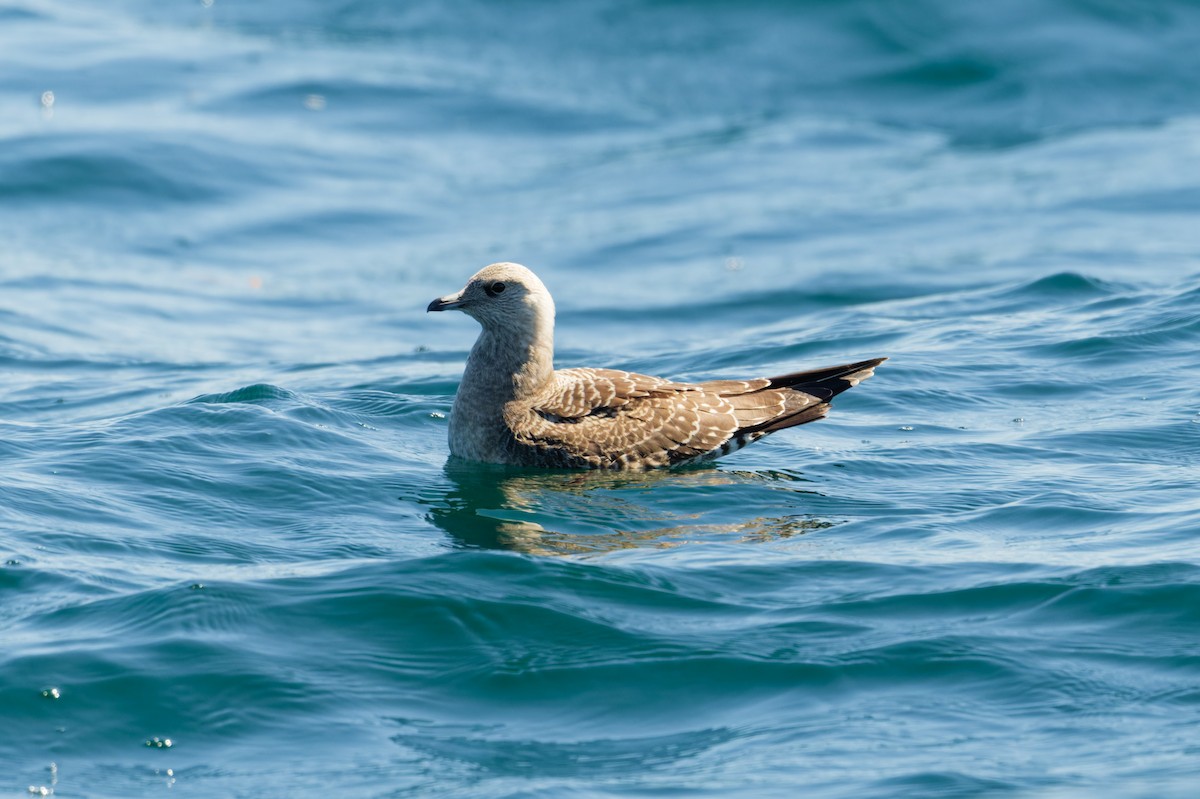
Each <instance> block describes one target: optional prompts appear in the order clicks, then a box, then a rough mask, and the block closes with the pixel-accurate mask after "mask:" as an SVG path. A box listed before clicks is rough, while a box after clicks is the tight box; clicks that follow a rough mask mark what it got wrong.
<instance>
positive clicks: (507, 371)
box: [429, 263, 886, 469]
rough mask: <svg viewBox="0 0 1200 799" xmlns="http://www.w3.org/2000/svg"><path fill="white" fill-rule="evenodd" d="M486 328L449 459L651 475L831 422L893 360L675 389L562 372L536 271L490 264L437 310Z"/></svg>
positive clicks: (549, 308) (457, 408)
mask: <svg viewBox="0 0 1200 799" xmlns="http://www.w3.org/2000/svg"><path fill="white" fill-rule="evenodd" d="M451 308H456V309H461V310H463V311H465V312H467V313H468V314H470V315H471V316H473V317H475V318H476V319H477V320H479V322H480V324H481V325H482V326H483V331H482V332H481V333H480V335H479V339H478V340H477V341H476V342H475V346H474V347H472V349H471V354H470V356H469V357H468V358H467V365H466V370H465V371H464V373H463V379H462V383H461V385H460V386H459V389H458V393H457V394H456V395H455V398H454V408H453V410H452V412H451V415H450V452H451V453H452V454H453V455H456V456H458V457H461V458H466V459H469V460H476V461H484V462H488V463H504V464H513V465H521V466H539V467H550V468H584V469H645V468H652V467H657V466H673V465H679V464H688V463H698V462H702V461H707V460H712V459H714V458H718V457H721V456H722V455H726V454H728V453H730V452H733V451H734V450H737V449H741V448H742V447H743V446H745V445H746V444H748V443H750V442H751V441H755V440H756V439H759V438H762V437H763V436H765V435H768V434H770V433H773V432H775V431H776V430H782V429H784V428H786V427H793V426H795V425H799V424H804V423H806V422H811V421H814V420H816V419H820V418H822V417H824V416H825V414H826V413H828V411H829V401H830V400H831V399H832V398H833V397H835V396H836V395H838V394H840V393H841V392H843V391H845V390H846V389H848V388H850V387H852V386H855V385H858V383H859V381H861V380H865V379H866V378H868V377H870V376H871V374H872V373H873V370H874V368H875V367H876V366H878V365H879V364H880V363H881V362H883V361H884V360H886V359H885V358H874V359H871V360H867V361H860V362H858V363H852V364H846V365H844V366H836V367H831V368H826V369H818V370H814V371H810V372H796V373H793V374H787V375H782V376H779V377H770V378H768V377H762V378H755V379H752V380H715V381H709V382H704V383H677V382H673V381H670V380H666V379H663V378H659V377H650V376H648V375H641V374H636V373H633V372H624V371H620V370H616V369H563V370H558V371H556V370H555V369H554V364H553V359H554V301H553V300H552V299H551V297H550V293H549V292H548V291H547V290H546V288H545V286H544V285H542V282H541V281H540V280H539V279H538V278H537V276H536V275H534V274H533V272H531V271H529V270H528V269H526V268H525V267H523V266H520V265H519V264H509V263H501V264H492V265H491V266H487V267H484V268H483V269H482V270H480V271H479V272H478V273H477V274H476V275H475V276H474V277H472V278H471V280H470V281H469V282H468V283H467V285H466V287H465V288H463V290H462V291H460V292H458V293H457V294H454V295H450V296H448V297H442V298H439V299H437V300H434V301H433V302H432V303H430V305H429V310H431V311H440V310H447V309H451Z"/></svg>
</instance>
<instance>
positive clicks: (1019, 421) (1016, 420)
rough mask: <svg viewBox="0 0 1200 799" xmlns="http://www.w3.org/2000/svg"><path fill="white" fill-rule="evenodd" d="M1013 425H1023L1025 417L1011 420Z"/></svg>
mask: <svg viewBox="0 0 1200 799" xmlns="http://www.w3.org/2000/svg"><path fill="white" fill-rule="evenodd" d="M1013 424H1025V417H1023V416H1018V417H1017V418H1015V419H1013Z"/></svg>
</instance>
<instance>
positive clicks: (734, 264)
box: [725, 256, 746, 272]
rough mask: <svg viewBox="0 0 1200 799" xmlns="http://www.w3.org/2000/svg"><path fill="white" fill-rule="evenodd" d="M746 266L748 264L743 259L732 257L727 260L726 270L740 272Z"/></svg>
mask: <svg viewBox="0 0 1200 799" xmlns="http://www.w3.org/2000/svg"><path fill="white" fill-rule="evenodd" d="M745 266H746V262H745V261H743V260H742V259H741V258H736V257H733V256H730V257H729V258H726V259H725V270H726V271H727V272H740V271H742V269H744V268H745Z"/></svg>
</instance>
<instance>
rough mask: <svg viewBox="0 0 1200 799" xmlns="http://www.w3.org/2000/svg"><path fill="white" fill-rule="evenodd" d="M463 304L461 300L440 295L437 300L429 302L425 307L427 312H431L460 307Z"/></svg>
mask: <svg viewBox="0 0 1200 799" xmlns="http://www.w3.org/2000/svg"><path fill="white" fill-rule="evenodd" d="M461 305H462V303H461V302H454V301H452V300H447V299H446V298H445V297H438V298H437V299H436V300H434V301H433V302H431V303H429V307H427V308H426V309H425V313H429V312H430V311H446V310H449V309H451V308H458V307H459V306H461Z"/></svg>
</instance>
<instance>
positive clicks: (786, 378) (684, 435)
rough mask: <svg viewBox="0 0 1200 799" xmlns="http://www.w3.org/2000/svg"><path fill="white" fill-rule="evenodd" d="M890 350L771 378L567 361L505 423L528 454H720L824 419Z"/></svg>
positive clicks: (622, 459)
mask: <svg viewBox="0 0 1200 799" xmlns="http://www.w3.org/2000/svg"><path fill="white" fill-rule="evenodd" d="M883 360H885V359H882V358H880V359H875V360H871V361H861V362H859V363H853V364H846V365H844V366H837V367H831V368H828V369H819V370H815V371H812V372H797V373H793V374H789V375H783V376H780V377H774V378H765V377H764V378H756V379H753V380H714V381H710V382H707V383H695V384H693V383H675V382H672V381H670V380H664V379H663V378H660V377H651V376H649V375H642V374H637V373H635V372H623V371H620V370H617V369H564V370H562V371H560V372H557V373H556V374H555V380H554V382H553V383H552V384H550V385H548V386H547V387H546V389H545V390H544V391H543V392H542V393H541V394H539V395H538V396H537V397H536V398H535V399H534V401H533V402H532V403H525V404H522V405H520V406H514V407H513V408H511V409H510V411H509V414H510V415H509V418H508V424H509V429H510V430H511V431H512V433H513V437H514V440H515V443H516V445H517V447H518V449H519V451H520V452H521V453H524V454H525V455H526V456H527V459H528V461H529V463H531V464H535V465H560V466H568V467H580V466H590V467H601V468H609V469H631V468H632V469H637V468H645V467H649V466H666V465H669V464H673V463H680V462H683V461H691V460H697V459H704V458H706V457H715V456H719V455H723V454H725V453H727V452H730V451H732V450H734V449H738V448H740V447H741V446H743V445H744V444H746V443H748V442H749V441H753V440H755V439H757V438H760V437H762V436H764V435H767V434H768V433H772V432H774V431H776V430H782V429H784V428H786V427H793V426H795V425H799V424H804V423H806V422H811V421H814V420H816V419H820V418H822V417H823V416H825V414H826V413H828V412H829V400H830V399H832V398H833V397H834V396H836V395H838V394H840V393H841V392H843V391H845V390H846V389H848V388H850V387H851V386H854V385H857V384H858V382H859V381H860V380H865V379H866V378H868V377H870V376H871V374H872V370H873V369H874V367H875V366H877V365H878V364H879V363H880V362H882V361H883Z"/></svg>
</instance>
